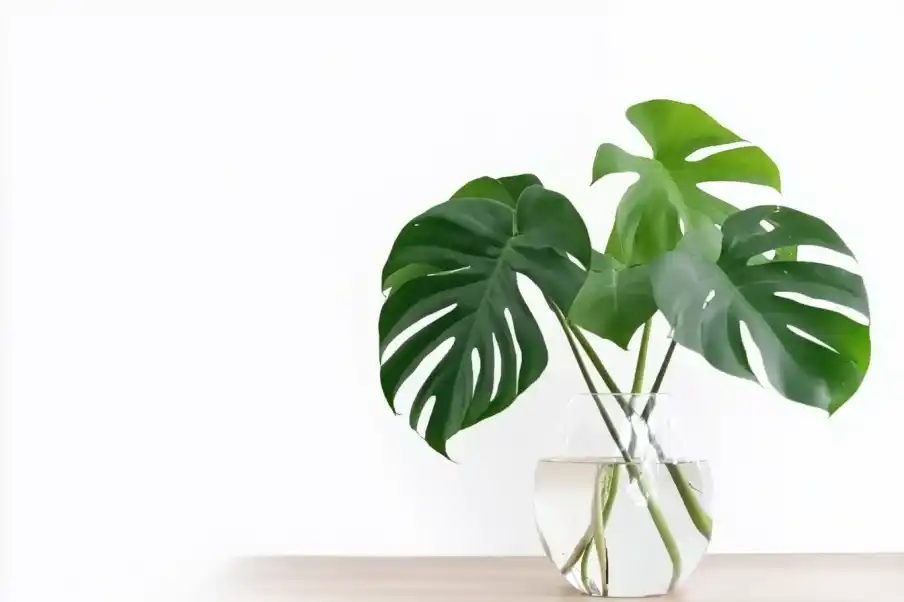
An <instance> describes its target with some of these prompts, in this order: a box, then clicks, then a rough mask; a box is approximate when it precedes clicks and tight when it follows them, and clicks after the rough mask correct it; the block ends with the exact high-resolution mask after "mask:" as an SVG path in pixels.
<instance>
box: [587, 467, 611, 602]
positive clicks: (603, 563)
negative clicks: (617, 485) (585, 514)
mask: <svg viewBox="0 0 904 602" xmlns="http://www.w3.org/2000/svg"><path fill="white" fill-rule="evenodd" d="M612 468H613V466H612V465H609V466H606V467H600V468H599V470H598V471H597V477H596V480H595V482H594V484H593V505H592V508H591V512H592V514H591V521H590V524H591V525H592V527H593V543H594V547H595V548H596V558H597V561H598V562H599V567H600V590H601V592H602V595H603V596H608V595H609V569H608V565H609V554H608V552H607V551H606V528H605V521H604V520H603V508H604V507H605V506H607V505H608V504H609V498H610V497H611V496H612V491H611V488H610V487H611V484H612Z"/></svg>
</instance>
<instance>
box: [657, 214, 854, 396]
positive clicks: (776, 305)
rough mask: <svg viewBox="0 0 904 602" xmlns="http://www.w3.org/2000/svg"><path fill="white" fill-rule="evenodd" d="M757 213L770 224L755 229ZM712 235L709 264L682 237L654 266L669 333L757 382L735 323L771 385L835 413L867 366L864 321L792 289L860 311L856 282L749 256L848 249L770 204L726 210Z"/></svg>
mask: <svg viewBox="0 0 904 602" xmlns="http://www.w3.org/2000/svg"><path fill="white" fill-rule="evenodd" d="M763 220H765V221H768V222H769V223H771V224H773V225H774V229H773V230H771V231H768V232H767V231H766V230H764V229H763V228H762V226H761V225H760V223H761V222H762V221H763ZM721 237H722V243H721V254H720V256H719V259H718V261H717V262H715V263H713V262H711V261H709V260H707V259H706V258H705V257H704V256H703V255H702V254H700V253H698V252H695V250H694V249H693V248H692V245H682V246H681V247H680V248H678V249H676V250H674V251H672V252H670V253H668V254H666V255H664V256H663V257H662V258H660V259H659V260H658V261H656V262H655V263H654V264H653V271H652V281H653V291H654V295H655V299H656V303H657V305H658V307H659V309H660V310H661V311H662V313H663V314H665V316H666V318H667V319H668V320H669V323H670V324H671V325H672V327H673V328H674V329H675V335H674V336H675V339H676V340H677V341H678V343H679V344H681V345H684V346H685V347H688V348H689V349H693V350H694V351H697V352H699V353H700V354H702V355H703V357H704V358H706V360H707V361H708V362H709V363H710V364H711V365H713V366H714V367H715V368H717V369H719V370H721V371H723V372H725V373H727V374H731V375H733V376H739V377H742V378H747V379H751V380H756V377H755V375H754V373H753V371H752V370H751V369H750V363H749V361H748V350H747V349H745V347H744V344H743V342H742V339H741V323H742V322H743V323H744V324H745V325H746V326H747V328H748V329H749V331H750V335H751V338H752V340H753V343H754V344H755V345H756V346H757V348H758V349H759V351H760V354H761V356H762V358H763V364H764V367H765V372H766V376H767V378H768V380H769V382H770V383H771V384H772V386H773V387H775V389H776V390H777V391H778V392H779V393H781V394H782V395H784V396H785V397H787V398H788V399H791V400H793V401H797V402H800V403H803V404H806V405H810V406H814V407H817V408H821V409H824V410H827V411H828V412H830V413H832V412H835V411H836V410H837V409H838V408H839V407H841V405H842V404H843V403H844V402H845V401H847V400H848V399H849V398H850V397H851V395H853V394H854V392H855V391H856V390H857V389H858V387H859V386H860V383H861V381H862V380H863V376H864V374H865V373H866V370H867V368H868V366H869V358H870V340H869V326H867V325H864V324H861V323H860V322H858V321H857V320H854V319H852V318H850V317H848V316H846V315H844V314H843V313H841V312H839V311H834V310H833V309H827V308H823V307H815V306H814V305H810V304H808V303H804V302H801V301H798V300H796V299H795V298H794V295H803V296H805V297H807V298H810V299H813V300H815V301H816V302H827V303H828V304H832V305H834V306H835V307H846V308H850V309H852V310H854V311H855V312H858V313H860V314H862V315H863V316H864V317H865V318H867V319H868V318H869V306H868V302H867V295H866V290H865V288H864V286H863V280H862V279H861V278H860V276H857V275H856V274H853V273H851V272H849V271H847V270H845V269H842V268H840V267H835V266H831V265H825V264H820V263H812V262H805V261H772V262H767V263H756V262H752V261H751V260H752V259H754V258H757V257H759V256H761V255H762V254H763V253H766V252H768V251H773V250H777V249H781V248H785V247H797V246H800V245H810V246H818V247H823V248H826V249H831V250H833V251H837V252H839V253H843V254H845V255H849V256H853V254H852V253H851V251H850V249H848V247H847V245H845V244H844V242H843V241H842V240H841V238H840V237H839V236H838V234H837V233H835V231H834V230H832V229H831V228H830V227H829V226H828V225H827V224H826V223H825V222H823V221H822V220H819V219H817V218H815V217H813V216H810V215H807V214H805V213H801V212H799V211H795V210H793V209H789V208H787V207H777V206H762V207H754V208H752V209H747V210H744V211H741V212H739V213H736V214H734V215H732V216H731V217H729V218H728V219H727V220H725V223H724V224H723V226H722V233H721Z"/></svg>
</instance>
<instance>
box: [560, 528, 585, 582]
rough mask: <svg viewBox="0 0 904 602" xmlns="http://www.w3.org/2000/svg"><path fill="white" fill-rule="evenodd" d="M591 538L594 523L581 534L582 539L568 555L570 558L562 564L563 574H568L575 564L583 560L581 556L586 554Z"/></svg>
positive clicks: (561, 570)
mask: <svg viewBox="0 0 904 602" xmlns="http://www.w3.org/2000/svg"><path fill="white" fill-rule="evenodd" d="M591 539H593V525H588V526H587V531H585V532H584V534H583V535H582V536H581V539H579V540H578V545H576V546H575V547H574V550H573V551H572V552H571V556H569V557H568V560H566V561H565V564H563V565H562V568H561V569H559V571H560V572H561V573H562V574H563V575H567V574H568V571H570V570H571V569H573V568H574V565H576V564H577V563H578V562H579V561H580V560H581V556H582V555H583V554H584V551H585V550H586V549H587V546H588V545H590V540H591Z"/></svg>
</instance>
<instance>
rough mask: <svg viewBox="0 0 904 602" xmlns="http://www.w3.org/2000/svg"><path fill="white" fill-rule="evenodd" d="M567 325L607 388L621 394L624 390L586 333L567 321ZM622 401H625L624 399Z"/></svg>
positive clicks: (617, 394) (611, 391)
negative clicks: (610, 372)
mask: <svg viewBox="0 0 904 602" xmlns="http://www.w3.org/2000/svg"><path fill="white" fill-rule="evenodd" d="M566 327H567V328H568V330H569V331H570V332H571V334H572V335H573V336H574V338H575V339H577V341H578V344H579V345H580V346H581V349H583V350H584V353H586V354H587V357H588V358H589V359H590V363H591V364H593V367H594V369H596V371H597V372H598V373H599V375H600V378H602V379H603V383H605V385H606V388H607V389H609V392H610V393H613V394H615V395H616V396H619V394H620V393H621V392H622V389H620V388H619V387H618V385H617V384H615V379H613V378H612V375H611V374H609V371H608V370H606V367H605V366H603V362H602V360H601V359H600V356H598V355H597V354H596V350H594V349H593V346H592V345H591V344H590V341H588V340H587V337H585V336H584V333H583V332H581V329H580V328H574V327H573V326H569V325H567V323H566ZM619 397H620V396H619ZM620 401H621V402H622V403H624V400H620Z"/></svg>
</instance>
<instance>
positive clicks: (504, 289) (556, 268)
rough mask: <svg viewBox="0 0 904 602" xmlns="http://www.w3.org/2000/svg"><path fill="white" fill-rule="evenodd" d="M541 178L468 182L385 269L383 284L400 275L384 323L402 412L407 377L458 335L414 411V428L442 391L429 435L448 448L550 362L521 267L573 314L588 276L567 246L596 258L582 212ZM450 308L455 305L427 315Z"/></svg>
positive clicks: (415, 224) (386, 368)
mask: <svg viewBox="0 0 904 602" xmlns="http://www.w3.org/2000/svg"><path fill="white" fill-rule="evenodd" d="M538 182H539V180H537V179H536V177H534V176H517V177H512V178H502V179H499V180H493V179H491V178H480V179H478V180H474V181H472V182H469V183H468V184H466V185H465V186H464V187H462V189H460V190H459V191H458V192H457V193H456V194H455V195H454V196H453V198H452V199H450V200H448V201H446V202H444V203H441V204H439V205H437V206H435V207H433V208H432V209H430V210H428V211H426V212H424V213H423V214H421V215H419V216H418V217H416V218H414V219H413V220H411V222H409V223H408V224H407V225H406V226H405V227H404V228H403V229H402V231H401V232H400V233H399V235H398V237H397V238H396V241H395V243H394V245H393V248H392V250H391V252H390V254H389V257H388V259H387V260H386V264H385V266H384V268H383V284H384V289H386V288H389V287H388V286H387V283H389V284H390V285H391V284H393V283H396V288H395V289H394V291H393V293H392V294H391V295H389V296H388V297H387V299H386V301H385V302H384V304H383V308H382V310H381V312H380V328H379V330H380V356H381V361H382V366H381V369H380V380H381V383H382V387H383V392H384V394H385V396H386V399H387V401H388V402H389V404H390V407H392V408H393V410H394V409H395V404H396V396H397V394H398V392H399V388H400V387H401V386H402V384H403V383H404V382H405V380H407V379H408V378H409V377H410V376H411V375H412V373H414V371H415V370H416V369H417V368H418V366H420V365H421V363H422V362H423V361H424V360H425V358H426V357H427V356H428V355H429V354H430V353H431V352H432V351H434V350H435V349H437V348H438V347H439V346H440V345H441V344H443V343H444V342H446V341H449V340H452V341H453V343H452V345H451V347H450V348H449V350H448V351H446V352H445V354H443V355H442V357H441V358H440V360H439V363H438V364H437V365H436V367H435V368H434V369H433V370H432V372H430V373H429V375H428V376H427V378H426V380H425V381H424V383H423V385H422V386H421V387H420V389H419V390H418V392H417V393H416V395H415V398H414V402H413V405H412V408H411V411H410V414H409V420H410V424H411V427H412V428H416V427H417V424H418V420H419V418H420V415H421V413H422V412H423V411H424V408H425V406H426V404H427V402H428V401H429V400H430V399H431V398H433V399H434V404H433V409H432V411H431V413H430V416H429V419H428V422H427V428H426V433H425V439H426V441H427V443H429V444H430V446H431V447H433V448H434V449H435V450H437V451H438V452H440V453H442V454H443V455H445V454H446V443H447V441H448V440H449V439H450V438H451V437H453V436H454V435H455V434H456V433H458V432H459V431H461V430H462V429H465V428H468V427H470V426H472V425H474V424H476V423H478V422H480V421H481V420H484V419H486V418H488V417H490V416H493V415H495V414H497V413H499V412H501V411H502V410H504V409H505V408H507V407H509V405H511V403H512V402H513V401H514V400H515V398H517V397H518V395H520V394H521V393H522V392H523V391H524V390H526V389H527V388H528V387H529V386H530V385H531V384H532V383H533V382H534V381H536V380H537V378H538V377H539V376H540V374H541V373H542V372H543V370H544V369H545V368H546V363H547V350H546V344H545V341H544V340H543V335H542V333H541V332H540V328H539V326H538V325H537V322H536V320H535V318H534V316H533V315H532V313H531V311H530V310H529V309H528V307H527V305H526V304H525V302H524V298H523V297H522V295H521V292H520V291H519V289H518V284H517V282H516V275H517V274H519V273H520V274H523V275H524V276H527V277H528V278H529V279H530V280H532V281H533V282H534V284H536V285H537V286H538V287H539V289H540V290H541V291H542V292H543V293H544V295H546V297H547V298H549V299H550V300H552V301H553V302H554V303H555V304H556V305H557V306H558V307H559V308H561V309H562V310H563V311H566V312H567V311H568V309H569V308H570V307H571V303H572V301H573V300H574V298H575V296H576V295H577V293H578V290H579V289H580V287H581V285H582V284H583V282H584V278H585V276H586V271H585V269H584V268H582V267H579V265H578V264H576V263H575V262H573V261H572V259H570V258H569V256H571V257H573V258H574V259H576V260H577V262H578V263H579V264H580V265H583V266H585V267H587V266H589V265H590V260H591V249H590V237H589V235H588V233H587V228H586V227H585V226H584V222H583V221H582V220H581V218H580V215H579V214H578V213H577V210H576V209H575V208H574V206H572V204H571V203H570V202H569V201H568V199H566V198H565V197H564V196H562V195H560V194H558V193H556V192H553V191H551V190H547V189H545V188H543V187H542V186H541V185H539V184H538ZM469 194H482V195H484V196H476V197H475V196H465V195H469ZM424 266H430V267H429V268H425V267H424ZM400 281H401V284H397V283H399V282H400ZM441 312H446V313H443V314H442V315H440V317H438V318H435V319H434V320H433V321H432V322H429V323H426V324H425V325H424V323H423V322H421V321H422V320H424V319H426V318H428V317H431V316H435V315H436V314H439V313H441ZM507 313H508V314H509V315H510V316H511V322H512V329H513V330H514V335H513V334H512V330H511V329H510V328H509V326H508V323H507V321H506V314H507ZM415 323H419V324H420V325H419V326H418V328H417V329H415V330H416V331H415V332H414V333H413V334H411V336H410V337H409V338H407V340H405V341H404V342H402V343H401V345H399V346H398V348H397V349H396V350H395V351H394V352H393V353H392V354H391V355H389V357H385V355H386V350H387V347H388V346H389V345H390V344H391V343H392V342H393V341H394V340H395V339H397V338H398V337H399V336H400V335H401V334H402V333H403V332H405V331H406V330H407V329H409V327H411V326H412V325H414V324H415ZM494 341H495V345H496V346H498V349H499V356H500V361H499V363H498V365H497V363H496V361H495V358H494ZM516 346H517V348H518V349H520V355H521V361H520V368H519V366H518V360H517V352H516ZM474 351H476V352H477V354H478V355H479V371H478V373H477V374H475V373H474V370H473V367H472V361H471V357H472V354H473V352H474ZM497 374H498V378H499V385H498V388H497V390H496V392H495V393H494V392H493V391H492V389H493V382H494V377H495V376H496V375H497Z"/></svg>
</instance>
